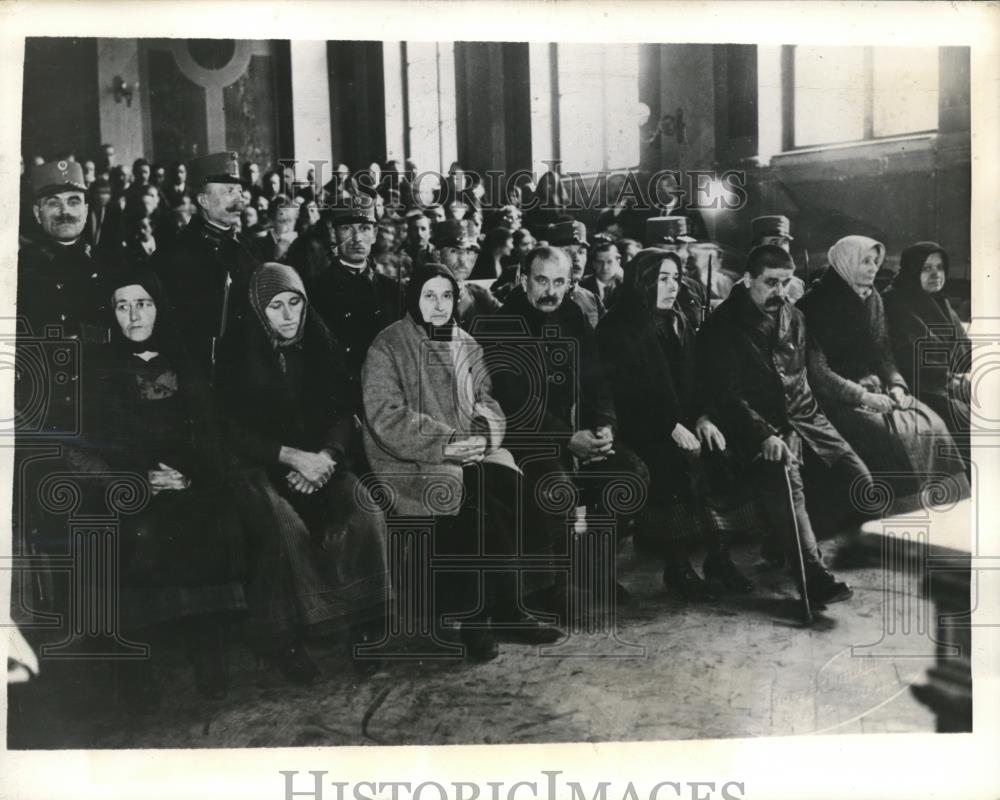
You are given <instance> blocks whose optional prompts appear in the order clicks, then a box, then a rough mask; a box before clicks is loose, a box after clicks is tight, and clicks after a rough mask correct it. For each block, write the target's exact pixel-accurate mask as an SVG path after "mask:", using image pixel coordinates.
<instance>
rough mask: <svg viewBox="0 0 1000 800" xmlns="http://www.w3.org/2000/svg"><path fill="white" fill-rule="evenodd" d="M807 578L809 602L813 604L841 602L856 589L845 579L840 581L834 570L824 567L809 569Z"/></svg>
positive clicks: (821, 604) (849, 596)
mask: <svg viewBox="0 0 1000 800" xmlns="http://www.w3.org/2000/svg"><path fill="white" fill-rule="evenodd" d="M806 580H807V581H808V584H807V587H806V592H807V594H808V597H809V602H810V603H812V604H813V605H817V606H825V605H829V604H830V603H839V602H841V601H843V600H848V599H850V598H851V597H852V596H853V595H854V590H853V589H851V587H850V586H848V585H847V584H846V583H845V582H844V581H838V580H837V578H836V577H835V576H834V575H833V573H832V572H830V571H829V570H827V569H824V568H822V567H821V568H819V569H814V570H809V571H808V572H807V575H806Z"/></svg>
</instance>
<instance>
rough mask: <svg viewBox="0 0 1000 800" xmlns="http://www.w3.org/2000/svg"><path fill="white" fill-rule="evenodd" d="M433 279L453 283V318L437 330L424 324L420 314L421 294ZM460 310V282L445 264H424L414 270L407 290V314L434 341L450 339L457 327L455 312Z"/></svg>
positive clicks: (427, 323) (428, 324) (429, 324)
mask: <svg viewBox="0 0 1000 800" xmlns="http://www.w3.org/2000/svg"><path fill="white" fill-rule="evenodd" d="M432 278H447V279H448V282H449V283H451V288H452V297H453V298H454V303H453V304H452V307H451V317H450V318H449V319H448V321H447V322H446V323H444V324H443V325H440V326H438V327H437V328H435V327H434V326H433V325H431V323H429V322H424V318H423V315H422V314H421V313H420V294H421V292H423V290H424V284H425V283H427V281H429V280H431V279H432ZM457 310H458V281H456V280H455V276H454V275H452V274H451V271H450V270H449V269H448V268H447V267H446V266H444V264H434V263H427V264H422V265H420V266H419V267H417V268H416V270H414V272H413V275H412V276H411V278H410V283H409V285H408V286H407V288H406V312H407V313H408V314H409V315H410V318H411V319H412V320H413V321H414V322H416V323H417V325H419V326H420V327H421V328H423V329H424V331H426V333H427V335H428V336H429V337H430V338H432V339H450V338H451V334H452V330H453V329H454V327H455V312H456V311H457Z"/></svg>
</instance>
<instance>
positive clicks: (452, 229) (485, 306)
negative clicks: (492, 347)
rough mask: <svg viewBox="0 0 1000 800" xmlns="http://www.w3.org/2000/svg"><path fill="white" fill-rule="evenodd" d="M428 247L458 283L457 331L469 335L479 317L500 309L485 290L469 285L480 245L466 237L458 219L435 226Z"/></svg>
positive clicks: (464, 229)
mask: <svg viewBox="0 0 1000 800" xmlns="http://www.w3.org/2000/svg"><path fill="white" fill-rule="evenodd" d="M431 244H433V245H434V247H435V253H436V257H437V261H438V263H440V264H443V265H444V266H445V267H447V268H448V270H449V271H450V272H451V274H452V275H454V276H455V281H456V283H458V293H459V294H458V299H457V300H456V302H455V319H456V320H457V321H458V324H459V327H461V328H462V329H463V330H466V331H471V330H472V328H473V324H474V322H475V320H476V319H477V318H478V317H482V316H487V315H489V314H494V313H496V310H497V309H498V308H500V303H498V302H497V299H496V298H495V297H494V296H493V295H492V294H490V292H489V290H488V289H485V288H483V287H482V286H480V285H478V284H475V283H469V275H470V273H471V272H472V268H473V267H474V266H475V263H476V257H477V256H478V255H479V244H478V243H477V242H475V241H474V240H472V239H470V238H469V237H468V235H467V230H466V227H465V225H463V224H462V221H461V220H457V219H449V220H445V221H444V222H435V223H434V227H433V229H432V231H431Z"/></svg>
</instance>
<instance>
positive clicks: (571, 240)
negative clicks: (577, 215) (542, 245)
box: [548, 219, 590, 249]
mask: <svg viewBox="0 0 1000 800" xmlns="http://www.w3.org/2000/svg"><path fill="white" fill-rule="evenodd" d="M548 242H549V245H551V246H552V247H568V246H569V245H574V244H582V245H583V246H584V247H586V248H588V249H589V248H590V245H589V244H588V243H587V226H586V225H584V224H583V223H582V222H578V221H577V220H575V219H570V220H566V221H565V222H557V223H555V224H554V225H549V229H548Z"/></svg>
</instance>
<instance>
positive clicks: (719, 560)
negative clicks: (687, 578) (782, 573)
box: [702, 550, 756, 594]
mask: <svg viewBox="0 0 1000 800" xmlns="http://www.w3.org/2000/svg"><path fill="white" fill-rule="evenodd" d="M702 572H704V573H705V579H706V580H707V581H708V582H709V583H710V584H718V585H719V586H721V587H722V588H723V589H725V590H726V591H727V592H733V593H734V594H749V593H750V592H752V591H753V590H754V589H755V588H756V587H755V586H754V582H753V581H752V580H750V579H749V578H748V577H746V576H745V575H744V574H743V573H742V572H740V571H739V570H738V569H737V568H736V565H735V564H734V563H733V560H732V558H730V556H729V553H728V552H727V551H725V550H723V551H722V552H718V553H710V554H709V555H707V556H706V557H705V563H704V564H703V565H702Z"/></svg>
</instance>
